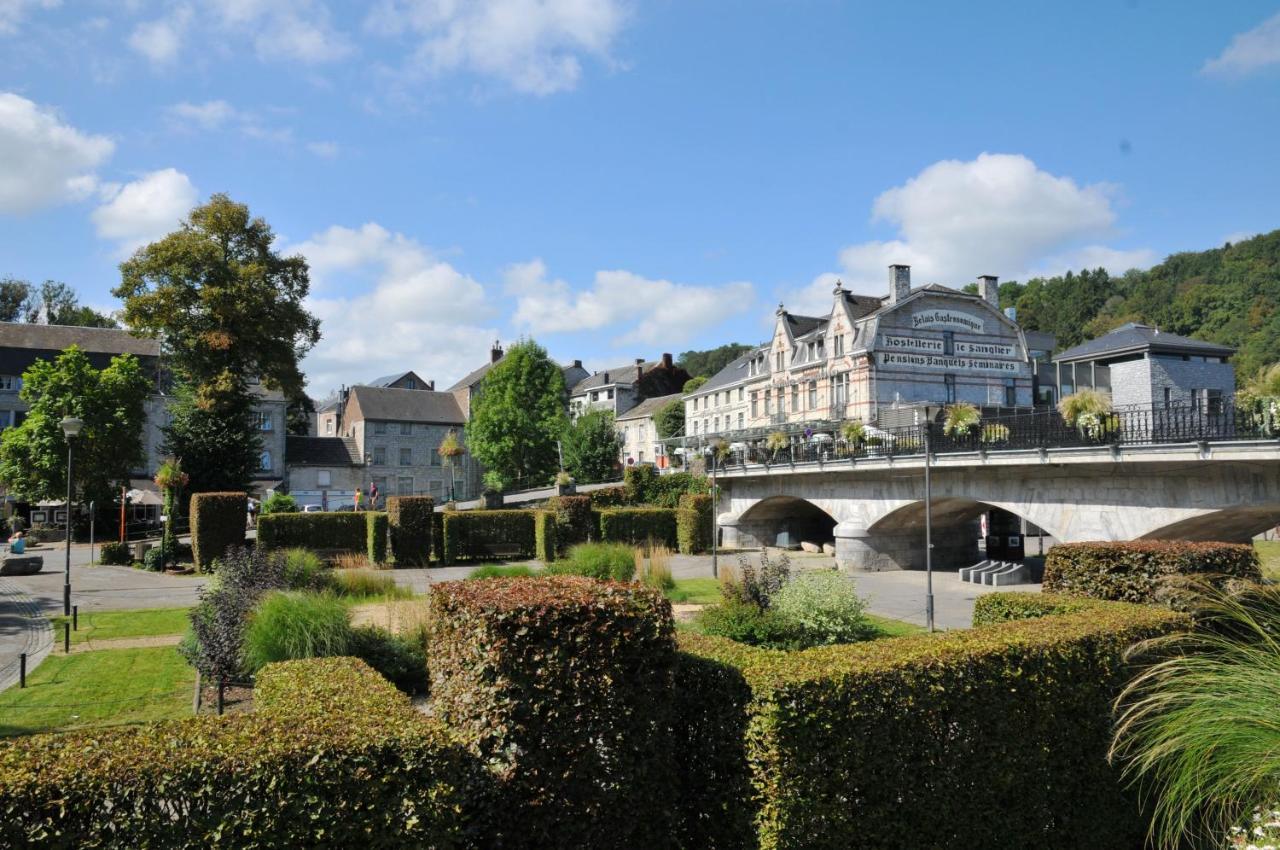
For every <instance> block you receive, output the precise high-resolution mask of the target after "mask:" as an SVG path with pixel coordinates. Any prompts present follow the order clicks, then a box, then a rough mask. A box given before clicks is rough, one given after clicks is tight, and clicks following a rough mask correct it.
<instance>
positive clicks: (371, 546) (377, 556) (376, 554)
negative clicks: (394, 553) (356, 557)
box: [364, 511, 390, 566]
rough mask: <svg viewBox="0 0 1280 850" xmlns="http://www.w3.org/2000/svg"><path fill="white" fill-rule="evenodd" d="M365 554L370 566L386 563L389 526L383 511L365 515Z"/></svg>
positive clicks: (370, 512)
mask: <svg viewBox="0 0 1280 850" xmlns="http://www.w3.org/2000/svg"><path fill="white" fill-rule="evenodd" d="M364 517H365V554H366V555H368V557H369V563H370V564H377V565H378V566H381V565H383V564H385V563H386V562H387V537H388V536H389V530H390V524H389V523H388V522H387V515H386V513H384V512H383V511H369V512H367V513H366V514H365V515H364Z"/></svg>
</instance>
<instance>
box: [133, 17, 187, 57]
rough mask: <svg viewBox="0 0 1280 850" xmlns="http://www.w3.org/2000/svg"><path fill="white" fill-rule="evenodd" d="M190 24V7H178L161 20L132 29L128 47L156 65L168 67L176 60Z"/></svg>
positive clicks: (148, 22) (144, 22) (147, 22)
mask: <svg viewBox="0 0 1280 850" xmlns="http://www.w3.org/2000/svg"><path fill="white" fill-rule="evenodd" d="M190 24H191V9H190V7H187V6H179V7H178V8H177V9H175V10H173V12H172V13H170V14H168V15H166V16H165V17H163V18H158V19H156V20H154V21H143V22H142V23H140V24H138V25H137V26H136V27H134V29H133V32H132V33H131V34H130V35H129V42H128V43H129V47H131V48H133V50H135V51H136V52H138V53H141V54H142V55H143V56H145V57H146V58H147V59H150V60H151V61H152V62H153V63H154V64H156V65H168V64H169V63H171V62H173V60H175V59H177V58H178V53H179V52H180V51H181V50H182V42H183V40H184V39H185V38H186V34H187V27H188V26H189V25H190Z"/></svg>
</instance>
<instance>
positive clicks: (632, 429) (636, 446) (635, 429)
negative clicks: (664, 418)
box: [617, 393, 681, 469]
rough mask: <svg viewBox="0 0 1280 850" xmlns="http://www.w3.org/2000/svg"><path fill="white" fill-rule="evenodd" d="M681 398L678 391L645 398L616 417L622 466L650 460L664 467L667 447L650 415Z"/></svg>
mask: <svg viewBox="0 0 1280 850" xmlns="http://www.w3.org/2000/svg"><path fill="white" fill-rule="evenodd" d="M680 398H681V395H680V393H672V394H670V395H663V396H655V397H654V398H647V399H645V400H644V401H642V402H640V403H639V404H637V405H636V406H635V407H633V408H631V409H630V410H628V411H627V412H626V413H623V414H622V415H621V416H619V417H618V419H617V424H618V432H619V434H620V435H621V436H622V452H621V456H620V457H619V460H620V461H621V462H622V465H623V466H635V465H636V464H642V463H652V464H656V465H657V466H658V467H659V468H660V469H665V468H666V466H667V463H668V457H667V452H666V448H665V446H664V445H663V444H662V442H661V441H660V440H659V439H658V429H657V426H656V425H655V424H654V421H653V417H654V414H656V413H657V412H658V411H659V410H661V409H662V408H664V407H666V406H667V405H668V404H670V403H671V402H673V401H678V400H679V399H680Z"/></svg>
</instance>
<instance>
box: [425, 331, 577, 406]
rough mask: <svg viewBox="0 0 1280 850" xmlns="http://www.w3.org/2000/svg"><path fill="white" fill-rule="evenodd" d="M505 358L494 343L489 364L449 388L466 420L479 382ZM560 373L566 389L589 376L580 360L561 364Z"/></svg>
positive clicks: (500, 348)
mask: <svg viewBox="0 0 1280 850" xmlns="http://www.w3.org/2000/svg"><path fill="white" fill-rule="evenodd" d="M505 356H506V352H505V351H503V350H502V343H500V342H497V341H495V342H494V343H493V347H492V348H491V349H489V362H488V363H486V364H484V365H483V366H480V367H479V368H477V369H473V370H472V371H471V372H468V373H467V374H466V375H465V376H463V377H462V378H461V379H460V380H459V381H458V382H457V383H455V384H454V385H453V386H451V387H449V389H448V392H451V393H453V394H454V397H455V398H456V399H457V401H458V408H459V409H460V410H461V411H462V415H463V416H464V417H466V418H467V419H470V418H471V402H472V401H473V400H474V399H475V398H476V396H478V395H479V394H480V382H481V381H483V380H484V376H485V375H487V374H489V370H490V369H492V368H493V367H494V366H495V365H496V364H497V363H498V361H499V360H501V359H502V358H503V357H505ZM560 372H561V374H562V375H564V385H565V387H566V388H570V387H573V386H574V385H575V384H577V383H578V382H579V381H582V380H583V379H584V378H586V377H588V376H589V375H590V374H591V373H590V372H588V371H587V370H586V369H584V368H583V367H582V361H581V360H574V361H573V362H571V363H568V364H561V365H560Z"/></svg>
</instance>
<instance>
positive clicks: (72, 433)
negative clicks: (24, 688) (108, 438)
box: [61, 416, 84, 617]
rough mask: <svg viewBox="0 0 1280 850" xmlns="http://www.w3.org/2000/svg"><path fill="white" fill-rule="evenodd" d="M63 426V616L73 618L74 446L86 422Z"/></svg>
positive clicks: (68, 422) (67, 422)
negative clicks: (65, 525) (65, 470)
mask: <svg viewBox="0 0 1280 850" xmlns="http://www.w3.org/2000/svg"><path fill="white" fill-rule="evenodd" d="M61 424H62V433H63V434H64V435H65V436H66V438H67V560H66V569H65V571H64V576H63V583H62V614H63V616H65V617H70V616H71V496H72V484H71V482H72V478H71V470H72V466H71V461H72V446H73V445H74V444H75V441H76V437H77V436H78V435H79V434H80V429H81V428H83V427H84V420H83V419H77V418H76V417H74V416H68V417H66V418H64V419H63V420H62V423H61Z"/></svg>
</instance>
